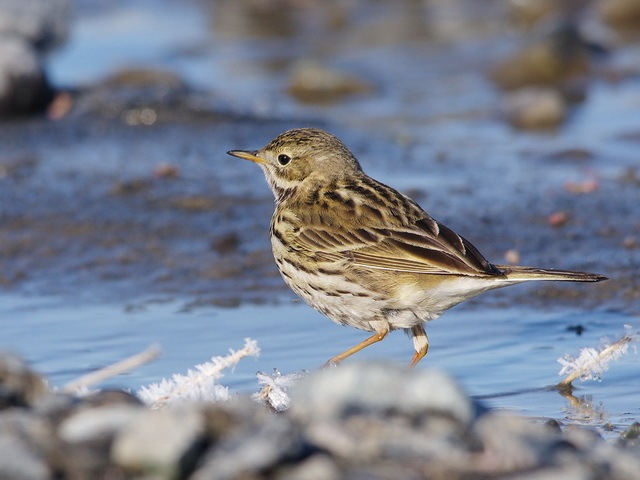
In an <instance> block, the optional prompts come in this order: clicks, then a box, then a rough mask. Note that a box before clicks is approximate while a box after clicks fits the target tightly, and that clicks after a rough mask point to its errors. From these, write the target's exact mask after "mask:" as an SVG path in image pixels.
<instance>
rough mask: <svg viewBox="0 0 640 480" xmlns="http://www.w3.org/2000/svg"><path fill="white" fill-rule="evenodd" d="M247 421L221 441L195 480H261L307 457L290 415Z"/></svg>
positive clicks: (254, 416) (302, 441)
mask: <svg viewBox="0 0 640 480" xmlns="http://www.w3.org/2000/svg"><path fill="white" fill-rule="evenodd" d="M254 408H256V409H257V408H260V409H263V408H262V407H258V406H257V405H256V406H254ZM247 420H248V422H246V423H244V424H243V425H240V426H238V427H237V428H236V429H234V430H233V431H231V432H229V434H228V435H226V436H225V437H224V438H221V439H220V441H219V442H218V444H217V445H215V448H213V449H212V450H211V451H210V452H209V453H208V454H207V455H206V457H205V458H204V460H203V462H202V467H201V468H199V469H198V470H197V471H196V472H195V474H194V475H193V477H192V478H193V479H194V480H221V479H234V478H242V477H245V476H246V477H247V478H254V477H259V476H260V474H261V473H262V472H264V471H269V470H271V469H273V468H276V467H277V466H278V465H283V464H287V463H289V462H293V461H295V460H299V459H300V458H301V457H302V456H303V454H304V452H305V450H306V445H305V443H304V440H303V438H302V436H301V433H300V431H299V429H298V428H297V427H296V426H295V425H294V424H293V423H292V422H291V420H290V419H289V418H288V417H287V416H286V415H274V414H269V415H268V416H267V417H266V418H265V417H263V416H262V415H252V416H250V417H248V418H247Z"/></svg>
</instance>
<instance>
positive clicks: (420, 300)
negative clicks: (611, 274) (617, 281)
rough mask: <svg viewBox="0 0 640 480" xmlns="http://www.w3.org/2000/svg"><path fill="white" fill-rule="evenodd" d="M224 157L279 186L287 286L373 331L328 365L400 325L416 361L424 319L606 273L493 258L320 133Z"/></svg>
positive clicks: (279, 249)
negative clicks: (531, 287)
mask: <svg viewBox="0 0 640 480" xmlns="http://www.w3.org/2000/svg"><path fill="white" fill-rule="evenodd" d="M227 153H228V154H229V155H232V156H234V157H238V158H241V159H244V160H250V161H252V162H255V163H256V164H258V165H259V166H260V167H261V168H262V170H263V172H264V175H265V178H266V180H267V183H268V184H269V187H270V188H271V191H272V192H273V195H274V197H275V208H274V212H273V216H272V218H271V224H270V228H269V232H270V238H271V246H272V251H273V256H274V259H275V263H276V265H277V267H278V269H279V271H280V274H281V275H282V278H283V279H284V282H285V283H286V284H287V285H288V286H289V287H290V288H291V290H293V291H294V292H295V293H296V294H297V295H298V296H300V297H301V298H302V299H303V300H304V301H305V302H306V303H307V304H308V305H309V306H311V307H313V308H314V309H316V310H318V311H319V312H321V313H323V314H324V315H326V316H327V317H328V318H329V319H331V320H332V321H334V322H335V323H338V324H340V325H347V326H350V327H355V328H357V329H360V330H364V331H366V332H372V335H371V336H370V337H368V338H366V339H365V340H363V341H362V342H360V343H359V344H357V345H355V346H354V347H352V348H349V349H348V350H346V351H344V352H342V353H339V354H337V355H335V356H334V357H332V358H330V359H329V360H328V361H327V362H326V364H325V365H337V364H339V363H340V362H342V361H343V360H345V359H346V358H347V357H350V356H351V355H353V354H354V353H357V352H359V351H360V350H362V349H363V348H365V347H368V346H370V345H372V344H374V343H377V342H380V341H381V340H383V339H384V338H385V337H386V336H387V334H388V333H389V332H391V331H393V330H399V329H402V330H404V331H405V332H406V333H407V334H408V335H409V336H410V337H411V339H412V341H413V347H414V350H415V352H414V354H413V356H412V358H411V360H410V362H409V365H410V366H411V367H414V366H415V365H416V364H417V363H418V362H419V361H420V360H421V359H422V358H423V357H424V356H425V355H426V354H427V351H428V349H429V339H428V337H427V334H426V331H425V325H426V323H427V322H428V321H431V320H434V319H436V318H438V317H439V316H440V315H441V314H442V313H443V312H444V311H446V310H448V309H449V308H451V307H453V306H455V305H457V304H459V303H461V302H463V301H465V300H468V299H470V298H472V297H475V296H476V295H479V294H481V293H483V292H486V291H488V290H493V289H496V288H501V287H506V286H509V285H515V284H518V283H522V282H527V281H537V280H558V281H570V282H598V281H601V280H606V278H607V277H605V276H603V275H599V274H595V273H586V272H577V271H569V270H555V269H543V268H534V267H527V266H514V265H497V264H492V263H490V262H489V261H488V260H486V259H485V257H484V256H483V255H482V254H481V253H480V252H479V251H478V249H477V248H476V247H474V246H473V244H471V242H469V241H468V240H467V239H465V238H464V237H462V236H460V235H458V234H457V233H455V232H454V231H453V230H451V229H450V228H448V227H447V226H445V225H443V224H442V223H440V222H438V221H436V220H435V219H434V218H432V217H431V216H430V215H429V214H428V213H426V212H425V211H424V210H423V209H422V208H421V207H420V206H419V205H418V204H417V203H416V202H414V201H413V200H412V199H410V198H409V197H407V196H406V195H403V194H402V193H400V192H398V191H397V190H395V189H394V188H392V187H389V186H387V185H385V184H383V183H381V182H379V181H377V180H375V179H373V178H372V177H370V176H368V175H367V174H366V173H364V171H363V170H362V168H361V166H360V163H359V162H358V160H357V159H356V157H355V156H354V155H353V154H352V153H351V151H350V150H349V149H348V148H347V146H346V145H345V144H344V143H343V142H342V141H341V140H339V139H338V138H337V137H335V136H334V135H332V134H330V133H328V132H326V131H323V130H321V129H317V128H297V129H293V130H288V131H286V132H284V133H282V134H280V135H278V136H277V137H276V138H275V139H273V140H272V141H271V142H269V143H268V144H267V145H266V146H264V147H262V148H261V149H259V150H230V151H228V152H227Z"/></svg>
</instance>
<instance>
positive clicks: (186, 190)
mask: <svg viewBox="0 0 640 480" xmlns="http://www.w3.org/2000/svg"><path fill="white" fill-rule="evenodd" d="M0 116H1V117H2V120H1V123H0V325H1V327H0V328H1V329H2V333H1V334H0V348H3V349H10V350H13V351H16V352H18V353H20V354H22V355H23V356H25V357H26V358H27V359H28V360H29V361H30V362H31V363H32V364H33V365H34V366H35V367H36V368H38V369H40V371H42V372H44V373H45V374H47V375H48V376H49V378H50V381H51V382H52V383H53V384H54V385H61V384H64V383H65V382H67V381H69V380H71V379H73V378H75V377H76V376H78V375H80V374H82V373H84V372H87V371H90V370H92V369H94V368H97V367H99V366H102V365H104V364H107V363H110V362H113V361H116V360H118V359H120V358H122V357H123V356H125V355H128V354H130V353H133V352H135V351H137V350H139V349H142V348H144V347H146V346H147V345H148V344H149V343H152V342H157V343H159V344H160V345H161V347H162V348H163V350H164V351H165V355H164V356H163V358H162V359H161V360H160V361H158V362H155V363H154V364H152V365H149V366H146V367H144V368H143V369H140V370H139V371H136V372H133V373H131V374H130V375H127V376H123V377H120V378H118V379H117V380H116V381H115V384H117V385H124V386H127V387H129V388H134V389H135V388H138V387H139V386H141V385H144V384H148V383H149V382H151V381H158V380H159V379H160V378H162V377H163V376H169V375H171V374H172V373H176V372H180V371H184V370H186V369H187V368H190V367H191V366H193V365H194V364H196V363H199V362H203V361H206V360H207V359H208V358H209V357H210V356H211V355H217V354H224V353H225V352H226V351H227V349H228V348H229V347H236V348H239V347H240V346H241V345H242V342H243V340H242V339H243V338H244V337H248V336H250V337H253V338H256V339H257V340H258V342H259V344H260V345H261V347H262V349H263V354H262V356H261V357H260V358H259V359H258V360H257V361H256V362H254V361H253V360H251V361H250V362H252V363H250V364H249V365H248V366H246V367H242V368H239V369H238V370H237V371H236V373H235V375H234V378H233V379H230V380H229V384H230V385H231V386H233V387H236V388H237V389H239V390H252V389H253V388H254V385H255V378H254V372H255V370H258V369H261V370H265V371H270V370H271V369H272V368H279V369H281V370H282V371H283V372H287V371H294V370H300V369H303V368H307V369H312V368H315V367H317V366H318V365H320V364H322V363H323V362H324V361H325V360H326V359H327V358H329V357H330V356H332V355H333V354H335V353H337V352H339V351H341V350H344V349H345V348H347V347H348V346H350V345H353V344H355V343H357V342H358V341H360V340H361V339H362V338H363V335H364V334H363V333H362V332H357V331H352V330H347V329H344V328H339V327H337V326H335V325H333V324H332V323H331V322H329V321H328V320H327V319H326V318H324V317H322V316H321V315H319V314H317V313H315V312H313V311H312V310H311V309H310V308H308V307H306V306H304V305H300V304H299V303H298V302H297V301H296V299H295V298H294V295H293V294H292V293H290V292H289V291H288V290H287V289H286V287H285V286H284V284H283V283H282V281H281V279H280V277H279V275H278V272H277V270H276V268H275V266H274V264H273V260H272V257H271V253H270V245H269V240H268V225H269V218H270V215H271V212H272V209H273V200H272V197H271V193H270V192H269V190H268V188H267V186H266V184H265V182H264V179H263V177H262V174H261V172H260V171H259V170H258V169H256V168H255V165H251V164H249V163H248V162H239V161H238V160H237V159H234V158H232V157H229V156H227V155H225V152H226V151H227V150H230V149H233V148H247V149H249V148H250V149H255V148H259V147H261V146H262V145H264V144H265V143H267V142H268V141H269V140H271V138H273V137H274V136H275V135H277V134H279V133H281V132H282V131H284V130H286V129H288V128H293V127H301V126H316V127H320V128H324V129H326V130H328V131H331V132H332V133H334V134H336V135H337V136H339V137H340V138H341V139H342V140H343V141H344V142H345V143H346V144H347V145H348V146H349V147H350V148H351V149H352V150H353V152H354V153H355V154H356V156H357V157H358V158H359V159H360V161H361V163H362V165H363V167H364V169H365V170H366V171H367V173H369V174H371V175H372V176H374V177H376V178H378V179H380V180H381V181H384V182H385V183H388V184H391V185H393V186H394V187H396V188H398V189H399V190H401V191H403V192H404V193H407V194H409V195H410V196H412V197H413V198H414V199H416V200H417V201H418V202H419V203H420V204H421V205H422V206H423V207H424V208H425V209H426V210H427V211H428V212H429V213H431V214H432V215H433V216H434V217H435V218H437V219H438V220H440V221H442V222H444V223H446V224H448V225H449V226H450V227H452V228H453V229H454V230H456V231H458V232H459V233H460V234H462V235H464V236H465V237H467V238H468V239H469V240H471V241H472V242H473V243H474V244H475V245H476V246H477V247H478V248H479V249H480V250H481V251H482V252H483V253H484V254H485V255H486V256H487V257H488V258H489V259H490V260H492V261H494V262H496V263H505V262H513V263H520V264H532V265H537V266H544V267H557V268H572V269H579V270H592V271H597V272H600V273H603V274H606V275H608V276H610V277H611V280H610V281H608V282H605V283H602V284H598V285H589V286H558V285H551V284H549V285H537V286H535V287H531V288H530V287H518V288H516V289H512V290H509V291H504V292H495V293H492V294H490V295H487V296H485V297H480V298H479V299H477V300H474V301H473V302H469V303H468V304H465V305H463V306H460V307H458V308H456V309H454V310H453V311H452V312H449V313H447V314H446V315H445V316H444V318H443V319H440V320H438V321H436V322H433V323H432V324H430V325H429V328H428V329H429V335H430V338H431V341H432V344H433V348H432V349H431V350H430V352H429V359H428V361H427V362H425V365H424V368H426V367H427V366H429V365H433V366H437V367H438V368H442V369H445V370H447V371H450V372H452V373H454V374H455V375H456V376H458V377H459V378H460V379H461V380H462V381H463V384H464V385H465V386H466V387H467V388H468V389H469V390H470V391H471V393H472V394H474V395H485V396H489V397H491V398H493V400H490V401H492V402H493V404H494V405H496V406H499V407H504V408H513V409H516V410H518V411H524V412H529V413H531V414H532V415H541V416H552V417H557V418H562V417H563V416H577V417H580V415H582V414H581V413H580V412H576V410H575V408H574V407H575V405H574V407H571V406H570V405H572V404H567V403H566V402H565V400H564V399H563V398H561V397H560V396H559V395H557V394H553V393H549V392H547V393H540V392H538V393H536V394H524V393H522V394H520V395H515V396H508V397H505V396H502V395H501V394H502V393H504V392H507V391H515V392H518V391H521V390H522V389H526V388H529V387H531V386H532V385H533V386H544V385H547V384H552V383H554V382H555V381H556V376H557V375H556V374H557V370H559V367H558V365H557V363H556V359H557V358H558V357H560V356H562V355H563V354H564V353H567V352H570V353H574V354H577V352H578V350H579V348H581V347H583V346H596V345H597V344H598V343H599V342H601V339H602V337H604V336H609V337H610V338H615V337H616V335H617V334H619V333H620V332H621V331H622V329H623V326H624V325H625V324H626V325H631V327H632V329H633V328H635V329H636V330H637V329H638V328H640V322H639V321H638V317H637V314H638V311H639V310H640V309H639V305H640V303H639V299H640V281H639V279H638V266H639V264H640V254H639V252H640V249H639V243H638V242H640V216H639V215H638V203H639V200H640V173H639V170H638V148H639V145H640V2H638V1H637V0H583V1H579V0H575V1H569V0H567V1H558V0H510V1H507V0H397V1H394V2H385V1H382V0H350V1H319V0H318V1H316V0H243V1H237V0H236V1H233V0H181V1H178V0H153V1H150V0H127V1H124V0H109V1H106V0H75V1H73V0H2V1H0ZM461 332H465V333H464V334H462V333H461ZM391 337H393V338H390V339H388V340H385V342H383V344H382V345H380V346H377V345H376V346H375V347H372V348H370V349H367V350H366V351H365V352H362V358H385V359H393V360H394V361H401V362H405V361H406V360H408V358H409V356H410V353H411V346H410V342H409V341H408V340H407V339H406V338H404V336H403V335H401V334H395V335H392V336H391ZM625 362H626V363H625ZM637 367H638V359H637V356H629V357H628V358H626V360H621V361H620V364H619V365H616V366H615V368H613V367H612V370H614V371H613V372H611V376H610V377H609V376H607V377H606V378H605V381H608V383H606V384H605V382H603V383H602V384H591V385H589V389H590V390H589V392H587V393H586V396H588V399H586V403H588V404H590V405H593V404H596V405H597V404H598V402H601V403H604V404H606V405H605V407H606V408H605V407H602V405H601V407H602V408H601V409H600V411H599V412H597V414H596V415H594V414H593V412H590V413H589V415H588V417H589V420H585V421H588V422H589V421H590V422H595V423H597V424H598V425H600V424H604V423H606V422H612V423H613V424H615V425H623V424H628V423H629V422H630V421H632V420H633V419H638V417H639V416H640V415H639V413H640V412H639V408H638V405H637V401H636V400H637V398H638V394H639V393H640V391H639V390H638V386H637V385H635V386H629V384H628V382H627V381H626V379H627V378H628V376H629V374H630V372H636V373H637ZM487 372H490V373H487ZM616 372H617V373H616ZM636 383H637V382H636ZM594 385H595V386H594ZM541 396H542V397H541ZM556 397H557V398H556ZM594 399H595V400H594ZM584 403H585V402H583V403H581V404H580V405H584ZM572 408H573V409H572ZM583 417H584V415H583ZM580 418H582V417H580ZM594 418H595V420H594Z"/></svg>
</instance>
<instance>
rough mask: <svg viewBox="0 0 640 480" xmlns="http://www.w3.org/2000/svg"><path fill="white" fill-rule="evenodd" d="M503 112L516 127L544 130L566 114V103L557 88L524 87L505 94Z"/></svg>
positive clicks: (553, 126) (553, 125)
mask: <svg viewBox="0 0 640 480" xmlns="http://www.w3.org/2000/svg"><path fill="white" fill-rule="evenodd" d="M504 112H505V115H506V117H507V120H508V121H509V123H510V124H511V125H513V126H514V127H516V128H521V129H524V130H545V129H552V128H555V127H557V126H558V125H560V124H561V123H562V122H563V121H564V119H565V117H566V115H567V105H566V102H565V100H564V98H563V97H562V95H561V94H560V92H558V91H557V90H554V89H549V88H524V89H521V90H517V91H515V92H512V93H509V94H507V95H505V98H504Z"/></svg>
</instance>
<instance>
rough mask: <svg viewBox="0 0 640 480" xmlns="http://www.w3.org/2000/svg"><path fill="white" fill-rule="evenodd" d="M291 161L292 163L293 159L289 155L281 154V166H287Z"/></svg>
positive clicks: (279, 156) (279, 159) (279, 158)
mask: <svg viewBox="0 0 640 480" xmlns="http://www.w3.org/2000/svg"><path fill="white" fill-rule="evenodd" d="M290 161H291V157H290V156H289V155H285V154H284V153H281V154H280V155H278V163H279V164H280V165H282V166H285V165H286V164H288V163H289V162H290Z"/></svg>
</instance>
